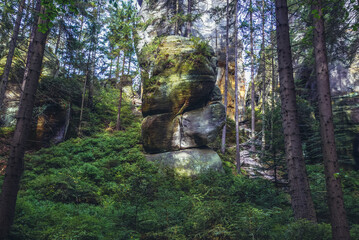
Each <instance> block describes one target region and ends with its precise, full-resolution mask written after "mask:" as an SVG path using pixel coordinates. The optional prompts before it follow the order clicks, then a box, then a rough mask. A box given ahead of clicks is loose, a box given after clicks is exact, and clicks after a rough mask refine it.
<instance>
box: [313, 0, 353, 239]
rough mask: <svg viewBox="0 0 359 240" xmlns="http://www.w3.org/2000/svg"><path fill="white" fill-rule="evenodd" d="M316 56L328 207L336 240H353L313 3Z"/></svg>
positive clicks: (319, 6)
mask: <svg viewBox="0 0 359 240" xmlns="http://www.w3.org/2000/svg"><path fill="white" fill-rule="evenodd" d="M312 7H313V10H315V11H316V12H317V14H318V15H314V17H313V19H314V28H315V29H314V52H315V66H316V76H317V89H318V107H319V118H320V134H321V137H322V150H323V159H324V170H325V171H324V172H325V180H326V186H327V197H328V206H329V211H330V221H331V225H332V236H333V239H335V240H336V239H340V240H345V239H350V233H349V226H348V221H347V217H346V213H345V209H344V201H343V191H342V187H341V181H340V177H341V176H340V174H339V164H338V156H337V151H336V144H335V136H334V125H333V114H332V103H331V94H330V85H329V71H328V61H327V55H326V46H325V35H324V32H325V29H324V19H323V11H322V3H321V0H316V1H314V5H313V6H312Z"/></svg>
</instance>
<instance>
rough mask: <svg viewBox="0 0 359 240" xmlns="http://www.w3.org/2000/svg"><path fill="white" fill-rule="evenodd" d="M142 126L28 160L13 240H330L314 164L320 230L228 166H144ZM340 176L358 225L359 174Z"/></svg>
mask: <svg viewBox="0 0 359 240" xmlns="http://www.w3.org/2000/svg"><path fill="white" fill-rule="evenodd" d="M139 126H140V125H139V123H138V121H137V122H135V123H134V124H132V125H131V126H128V128H127V130H126V131H120V132H115V133H98V134H95V135H93V136H91V137H86V138H75V139H70V140H68V141H66V142H64V143H61V144H59V145H57V146H53V147H51V148H47V149H41V150H40V151H38V152H35V153H33V154H29V155H27V157H26V170H25V175H24V177H23V179H22V185H21V190H20V193H19V197H18V201H17V210H16V220H15V224H14V227H13V228H12V232H11V235H10V236H11V239H36V240H40V239H330V225H329V224H327V223H325V222H327V220H328V218H327V212H328V211H327V209H326V205H325V201H324V199H323V198H324V196H325V194H323V193H322V192H323V191H324V190H323V188H325V185H324V177H323V173H322V172H321V167H320V166H318V167H315V166H313V167H310V168H309V170H310V176H311V180H312V181H313V185H312V191H313V194H314V199H315V202H316V205H317V209H318V211H319V213H318V216H319V217H320V220H321V221H322V223H320V224H312V223H309V222H305V221H298V222H295V221H294V219H293V216H292V211H291V209H290V204H289V199H288V195H287V194H286V193H284V192H283V191H281V190H280V189H276V188H275V187H274V185H273V184H272V183H270V182H269V181H266V180H262V179H249V178H247V177H246V176H235V175H233V174H232V173H231V172H232V171H231V168H229V167H225V169H226V174H219V173H215V172H211V173H208V174H203V175H201V176H198V177H197V178H187V177H181V176H178V175H176V174H175V172H174V171H172V170H171V169H163V168H158V167H157V166H155V165H153V164H152V163H150V162H147V161H146V160H145V159H144V156H143V154H142V152H141V145H140V133H139V132H140V127H139ZM343 174H345V177H344V186H345V187H346V188H345V189H346V192H345V193H346V199H345V200H346V203H347V204H348V209H351V210H352V211H351V212H349V214H348V217H349V219H350V222H351V224H359V223H358V220H357V219H358V215H359V209H358V207H357V206H359V203H358V197H357V196H358V194H359V182H358V181H357V179H358V177H359V176H358V174H357V173H356V172H346V173H343ZM355 209H357V210H358V211H357V210H355ZM353 226H354V227H353V228H352V233H353V236H356V235H355V234H358V225H353ZM355 232H356V233H355Z"/></svg>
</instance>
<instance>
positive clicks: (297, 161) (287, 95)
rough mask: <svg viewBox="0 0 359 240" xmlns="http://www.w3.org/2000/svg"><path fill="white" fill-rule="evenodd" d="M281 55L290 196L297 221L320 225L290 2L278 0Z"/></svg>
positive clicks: (280, 68) (280, 72)
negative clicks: (301, 114) (308, 165)
mask: <svg viewBox="0 0 359 240" xmlns="http://www.w3.org/2000/svg"><path fill="white" fill-rule="evenodd" d="M275 4H276V23H277V24H276V25H277V32H276V33H277V52H278V65H279V78H280V96H281V103H282V119H283V133H284V141H285V153H286V161H287V169H288V180H289V188H290V190H289V194H290V195H291V204H292V208H293V211H294V216H295V218H296V219H301V218H304V219H308V220H311V221H316V214H315V210H314V204H313V200H312V197H311V194H310V188H309V182H308V177H307V173H306V169H305V162H304V158H303V150H302V143H301V139H300V132H299V126H298V122H297V103H296V93H295V87H294V79H293V66H292V52H291V45H290V40H289V21H288V7H287V1H286V0H276V1H275Z"/></svg>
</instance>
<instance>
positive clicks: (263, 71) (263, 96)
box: [261, 0, 266, 157]
mask: <svg viewBox="0 0 359 240" xmlns="http://www.w3.org/2000/svg"><path fill="white" fill-rule="evenodd" d="M264 7H265V4H264V0H262V16H261V17H262V56H261V59H262V68H263V70H262V149H261V151H262V157H263V156H264V151H265V147H266V134H265V133H266V128H265V127H266V124H265V122H266V118H265V112H266V108H265V102H266V54H265V31H264V27H265V15H264Z"/></svg>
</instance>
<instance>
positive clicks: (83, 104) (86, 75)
mask: <svg viewBox="0 0 359 240" xmlns="http://www.w3.org/2000/svg"><path fill="white" fill-rule="evenodd" d="M90 59H91V52H89V56H88V58H87V64H86V65H87V68H86V74H85V81H84V87H83V89H82V99H81V109H80V120H79V128H78V131H77V136H79V137H80V136H81V135H82V118H83V112H84V107H85V97H86V86H87V82H88V79H89V78H90V76H89V67H90V66H89V63H90Z"/></svg>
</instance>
